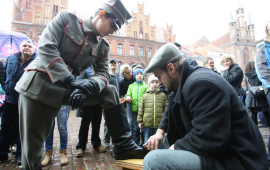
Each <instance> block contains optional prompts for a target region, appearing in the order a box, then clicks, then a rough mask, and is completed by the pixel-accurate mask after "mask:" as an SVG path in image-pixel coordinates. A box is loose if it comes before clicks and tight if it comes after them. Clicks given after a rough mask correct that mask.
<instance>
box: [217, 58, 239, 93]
mask: <svg viewBox="0 0 270 170" xmlns="http://www.w3.org/2000/svg"><path fill="white" fill-rule="evenodd" d="M221 62H222V64H223V66H224V69H225V70H224V72H223V77H224V78H225V79H226V80H227V81H228V82H229V83H230V84H231V85H232V86H233V88H234V90H235V91H236V93H237V95H238V96H242V95H243V89H242V86H241V83H242V80H243V77H244V74H243V70H242V69H241V67H239V65H238V64H236V63H234V59H233V58H232V57H231V56H224V57H223V59H222V61H221Z"/></svg>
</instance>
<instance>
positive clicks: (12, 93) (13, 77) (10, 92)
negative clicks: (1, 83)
mask: <svg viewBox="0 0 270 170" xmlns="http://www.w3.org/2000/svg"><path fill="white" fill-rule="evenodd" d="M21 56H22V54H21V52H18V53H16V54H13V55H12V56H9V57H8V58H7V61H6V62H5V65H4V67H5V72H6V81H5V92H6V102H8V103H13V104H17V103H18V98H19V93H18V92H17V91H16V90H15V89H14V88H15V86H16V84H17V82H18V81H19V80H20V78H21V76H22V75H23V73H24V69H25V68H26V67H27V66H28V64H30V63H31V62H32V61H33V60H34V59H35V56H36V54H35V53H34V54H33V55H32V56H31V59H30V60H29V61H27V62H25V63H24V64H23V65H22V66H21Z"/></svg>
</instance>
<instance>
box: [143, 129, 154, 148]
mask: <svg viewBox="0 0 270 170" xmlns="http://www.w3.org/2000/svg"><path fill="white" fill-rule="evenodd" d="M156 132H157V128H148V127H144V141H143V144H145V143H146V142H147V140H148V139H149V138H150V136H152V135H154V134H156Z"/></svg>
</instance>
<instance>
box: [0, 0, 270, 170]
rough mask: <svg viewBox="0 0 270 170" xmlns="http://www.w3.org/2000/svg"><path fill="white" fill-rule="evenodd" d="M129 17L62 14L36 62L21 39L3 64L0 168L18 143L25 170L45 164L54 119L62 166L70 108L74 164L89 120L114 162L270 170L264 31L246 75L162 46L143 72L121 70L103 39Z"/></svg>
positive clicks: (269, 50) (99, 147)
mask: <svg viewBox="0 0 270 170" xmlns="http://www.w3.org/2000/svg"><path fill="white" fill-rule="evenodd" d="M130 18H131V15H130V14H129V12H128V11H127V10H126V8H125V6H124V5H123V4H122V2H121V1H120V0H109V1H108V3H106V4H103V5H102V6H101V7H100V8H99V9H98V10H97V11H96V13H95V15H94V17H90V18H87V19H85V20H80V19H78V18H77V17H76V16H75V15H74V14H71V13H69V12H68V11H66V10H62V11H61V12H59V14H58V15H57V16H56V17H55V18H54V19H53V20H52V21H51V22H50V23H49V24H48V26H47V27H46V28H45V29H44V31H43V34H42V36H41V38H40V41H39V46H38V57H36V54H35V53H34V45H33V44H32V42H31V41H29V40H26V41H23V42H22V43H21V45H20V52H19V53H16V54H14V55H12V56H9V57H8V58H7V61H6V62H5V64H4V69H1V63H0V71H2V72H1V73H0V81H1V82H0V83H1V85H2V88H3V90H2V91H5V95H6V99H5V102H4V105H3V106H2V107H1V130H0V161H1V162H5V161H6V160H8V153H9V149H10V146H12V145H13V144H14V143H15V144H16V146H17V148H16V153H15V154H16V156H15V157H16V160H17V164H18V165H22V168H23V169H25V170H34V169H35V170H41V169H42V166H46V165H48V164H49V163H50V162H51V159H52V154H53V152H54V151H55V150H54V148H53V136H54V126H55V118H56V117H57V125H58V130H59V134H60V148H59V149H57V150H58V151H59V152H60V157H61V161H60V162H61V165H65V164H67V163H68V161H69V160H68V158H67V142H68V131H67V129H68V128H67V119H68V115H69V111H70V107H72V109H77V114H76V116H77V117H81V126H80V130H79V135H78V144H77V146H76V149H77V153H76V157H83V156H84V151H85V149H86V144H87V140H88V131H89V125H90V123H91V125H92V128H91V130H92V133H91V134H92V135H91V144H92V145H93V149H94V150H95V151H97V152H100V153H102V152H106V151H107V149H108V148H109V147H110V146H111V147H113V155H114V157H115V159H116V160H123V159H144V162H143V169H145V170H148V169H192V170H202V169H219V170H223V169H224V170H225V169H226V170H235V169H239V170H241V169H243V170H244V169H245V170H254V169H260V170H266V169H269V163H268V159H269V157H270V156H269V152H268V156H267V153H266V149H265V145H264V142H263V139H262V136H261V134H260V131H259V129H258V114H260V113H261V115H264V117H265V119H266V122H267V125H268V126H270V116H269V106H270V93H269V92H268V89H270V76H269V75H270V71H269V68H270V63H269V61H270V44H269V42H270V24H269V23H268V24H267V26H266V30H265V32H266V39H265V43H263V44H262V45H261V46H260V47H259V50H258V53H257V55H256V56H255V61H249V62H247V63H246V65H245V69H244V71H243V70H242V69H241V67H240V66H239V65H238V64H237V63H235V61H234V59H233V58H232V57H231V56H224V57H223V59H222V62H221V63H220V64H221V65H223V67H224V70H223V71H222V72H221V73H219V72H218V71H217V69H216V68H215V63H214V59H213V58H211V57H206V58H205V60H204V62H203V66H198V64H197V62H196V61H195V60H193V59H192V58H191V57H189V55H188V54H187V53H184V52H182V51H181V50H182V48H181V45H180V44H179V43H167V44H165V45H163V46H162V47H161V48H160V49H158V51H157V52H156V53H155V55H154V57H153V58H152V59H151V61H150V62H149V64H148V66H147V67H146V68H143V66H142V65H140V64H139V63H135V64H133V65H128V64H122V65H121V66H120V65H119V64H120V63H119V62H118V61H117V60H116V59H113V58H112V59H109V51H110V45H109V43H108V42H107V41H106V39H105V38H103V37H104V36H107V35H109V34H112V33H113V32H118V31H119V29H120V28H121V26H122V25H123V24H124V23H125V22H127V21H128V20H129V19H130ZM88 47H89V48H88ZM1 74H2V76H1ZM3 77H4V78H3ZM3 83H4V84H3ZM102 115H103V117H104V120H105V122H104V137H103V142H102V140H101V139H100V135H99V134H100V126H101V120H102ZM269 139H270V136H269ZM44 146H45V155H44V154H43V147H44ZM269 149H270V144H269V142H268V150H269ZM43 155H44V159H43Z"/></svg>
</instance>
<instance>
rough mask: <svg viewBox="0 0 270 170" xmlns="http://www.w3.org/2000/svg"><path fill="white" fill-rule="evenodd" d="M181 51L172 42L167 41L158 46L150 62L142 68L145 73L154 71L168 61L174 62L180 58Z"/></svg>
mask: <svg viewBox="0 0 270 170" xmlns="http://www.w3.org/2000/svg"><path fill="white" fill-rule="evenodd" d="M183 56H184V55H183V53H182V52H181V51H180V50H179V49H178V48H177V47H176V45H174V44H173V43H167V44H165V45H163V46H162V47H160V48H159V49H158V51H157V52H156V54H155V55H154V57H153V58H152V59H151V61H150V63H149V64H148V66H147V67H146V69H145V70H144V72H145V74H149V73H152V72H154V71H155V70H157V69H160V68H161V67H163V66H166V65H168V64H169V63H174V62H176V61H178V60H179V59H180V58H182V57H183Z"/></svg>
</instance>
